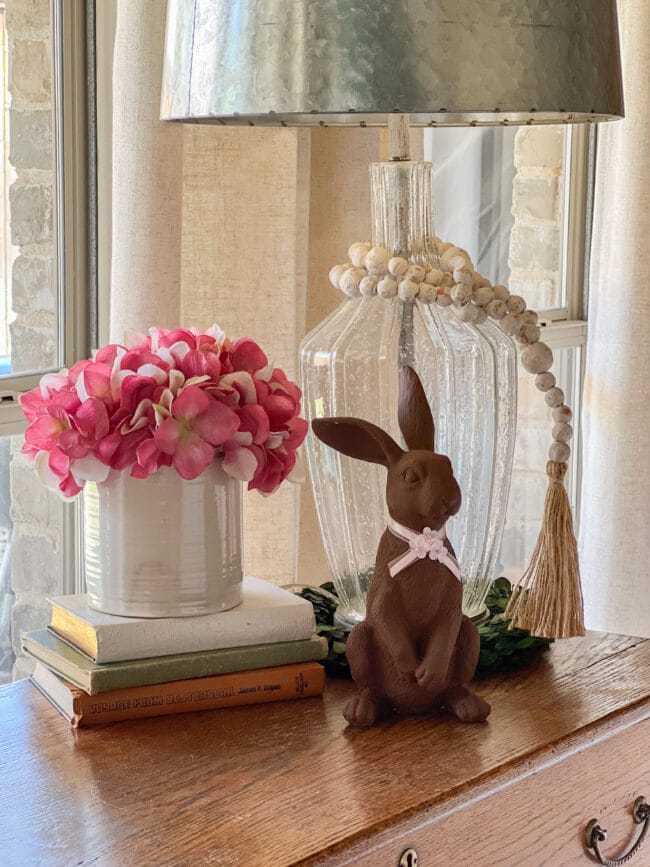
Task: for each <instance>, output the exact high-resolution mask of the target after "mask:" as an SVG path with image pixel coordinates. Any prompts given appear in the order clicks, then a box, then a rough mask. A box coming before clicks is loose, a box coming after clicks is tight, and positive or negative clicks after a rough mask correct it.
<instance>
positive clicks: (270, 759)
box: [0, 634, 650, 867]
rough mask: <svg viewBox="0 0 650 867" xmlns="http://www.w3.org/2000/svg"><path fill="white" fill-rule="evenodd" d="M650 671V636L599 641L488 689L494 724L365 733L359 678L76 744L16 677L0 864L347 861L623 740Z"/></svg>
mask: <svg viewBox="0 0 650 867" xmlns="http://www.w3.org/2000/svg"><path fill="white" fill-rule="evenodd" d="M649 672H650V641H642V640H640V639H630V638H623V637H620V636H602V635H596V634H592V635H589V636H587V637H586V638H581V639H571V640H569V641H564V642H558V643H556V644H555V645H553V646H552V648H551V649H550V650H549V651H548V652H547V653H546V654H544V655H543V656H542V657H540V658H539V659H538V660H537V661H536V662H535V663H534V664H533V665H532V666H530V667H529V668H528V669H526V670H525V671H524V672H522V673H519V674H515V675H510V676H503V677H499V678H495V679H492V680H489V681H485V682H484V683H481V684H479V687H478V691H479V692H480V693H481V694H482V695H484V696H485V697H486V698H487V699H488V700H489V701H490V703H491V704H492V708H493V711H492V715H491V716H490V718H489V720H488V722H487V723H485V724H482V725H474V726H464V725H462V724H460V723H458V722H456V721H454V720H451V719H448V718H444V717H440V718H437V719H423V718H411V719H403V720H391V721H387V722H385V723H382V724H380V725H378V726H376V727H375V728H373V729H370V730H351V729H348V728H347V727H346V724H345V721H344V720H343V718H342V716H341V710H342V706H343V704H344V702H345V700H346V698H347V697H348V696H349V695H350V693H351V692H352V689H353V687H352V685H351V684H349V683H347V682H337V681H331V682H330V683H329V685H328V689H327V692H326V696H325V698H324V699H306V700H303V701H300V702H293V703H291V702H288V703H277V704H272V705H267V706H260V707H248V708H232V709H229V710H223V711H210V712H207V711H206V712H200V713H192V714H183V715H179V716H174V717H161V718H157V719H150V720H137V721H130V722H124V723H117V724H113V725H106V726H103V727H101V728H97V729H88V730H85V731H83V730H82V731H76V732H75V731H74V730H72V729H71V728H70V727H69V726H68V724H67V723H66V722H65V720H63V719H62V718H61V717H60V716H59V715H58V714H57V712H56V711H55V710H54V709H53V708H51V707H50V705H49V704H48V703H47V702H46V700H45V699H44V698H43V697H42V696H41V695H40V694H39V693H38V692H37V691H36V690H35V689H34V688H33V687H32V686H31V685H30V684H29V683H27V682H24V681H21V682H19V683H17V684H13V685H11V686H7V687H4V688H1V689H0V781H1V785H0V864H2V865H3V867H13V865H20V867H24V865H31V864H40V865H72V864H93V865H114V864H115V865H136V864H138V865H147V867H149V865H186V864H187V865H190V864H192V865H197V864H226V865H232V864H237V865H239V864H241V865H267V864H268V865H274V867H275V865H277V867H280V865H288V864H298V863H310V862H313V861H315V860H322V859H323V858H332V859H335V860H338V859H339V858H340V857H342V856H343V854H344V853H345V852H346V851H352V849H354V847H358V846H363V845H364V842H365V841H369V840H370V839H371V838H375V837H376V836H377V835H381V834H390V833H391V829H392V828H395V829H397V828H398V827H399V826H400V823H403V822H404V821H408V820H409V818H413V817H414V818H416V819H417V817H418V816H419V815H424V814H426V812H427V811H431V810H433V809H441V808H442V807H444V805H445V804H446V803H452V801H454V799H455V800H456V801H457V800H458V799H459V798H461V799H462V797H464V796H466V797H467V798H468V800H470V799H471V797H472V792H473V791H477V790H478V789H479V788H480V787H483V788H485V787H486V786H487V787H489V786H490V782H491V780H495V781H496V780H497V779H498V778H499V776H500V775H503V774H504V773H506V772H508V771H512V772H514V771H516V770H517V769H520V768H523V767H531V766H534V764H535V763H536V762H538V763H539V762H540V761H541V757H542V756H544V755H548V752H549V750H550V751H554V752H556V753H558V754H559V753H561V752H562V751H563V750H564V749H568V748H569V745H570V744H574V743H575V741H576V738H577V739H578V740H581V741H583V742H584V743H588V742H590V740H591V739H593V738H594V737H595V735H596V733H597V732H598V731H600V730H601V729H602V727H603V726H610V725H611V726H612V728H613V729H615V728H616V727H617V725H618V720H620V719H621V718H622V717H624V716H625V715H629V714H630V713H634V712H638V710H639V708H642V707H643V706H644V703H647V701H648V697H649V695H650V674H649ZM612 773H614V769H610V771H609V774H610V775H611V774H612ZM606 794H607V791H606V790H605V792H604V794H603V801H602V802H603V803H605V800H606ZM548 797H549V799H552V797H553V794H552V792H550V793H549V795H548ZM585 818H586V819H588V818H591V817H585ZM377 863H380V864H381V863H386V862H384V861H379V862H377ZM388 863H390V862H388ZM431 863H435V862H431ZM438 863H444V862H438ZM457 863H459V864H465V863H467V862H464V861H463V860H462V859H461V860H459V861H458V862H457ZM504 863H506V862H504ZM540 863H543V862H540ZM585 863H588V862H585ZM526 867H529V865H526Z"/></svg>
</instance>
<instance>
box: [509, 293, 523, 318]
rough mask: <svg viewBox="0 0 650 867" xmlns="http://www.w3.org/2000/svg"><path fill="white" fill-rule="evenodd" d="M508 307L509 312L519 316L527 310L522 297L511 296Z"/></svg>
mask: <svg viewBox="0 0 650 867" xmlns="http://www.w3.org/2000/svg"><path fill="white" fill-rule="evenodd" d="M506 307H507V308H508V312H510V313H515V314H519V313H523V312H524V310H525V309H526V302H525V301H524V299H523V298H522V297H521V295H511V296H510V298H508V300H507V301H506Z"/></svg>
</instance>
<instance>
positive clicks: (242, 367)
mask: <svg viewBox="0 0 650 867" xmlns="http://www.w3.org/2000/svg"><path fill="white" fill-rule="evenodd" d="M125 344H126V345H124V346H122V345H120V344H116V343H110V344H108V345H107V346H104V347H102V348H101V349H100V350H98V351H97V352H96V353H95V355H94V357H93V358H92V359H89V360H87V361H79V362H77V364H75V365H73V366H72V367H71V368H70V369H69V370H67V369H64V370H62V371H60V373H49V374H46V375H45V376H43V378H42V379H41V381H40V385H39V386H38V387H37V388H35V389H33V390H32V391H29V392H27V393H26V394H24V395H22V396H21V398H20V404H21V406H22V409H23V412H24V413H25V416H26V417H27V421H28V422H29V426H28V428H27V431H26V433H25V444H24V446H23V451H24V452H26V453H27V454H28V455H30V457H31V458H32V460H33V462H34V465H35V468H36V471H37V473H38V476H39V478H40V479H41V481H42V482H44V483H45V484H46V485H47V486H48V487H50V488H52V489H54V490H56V491H57V492H58V493H59V494H60V495H61V496H63V497H65V498H71V497H74V496H76V495H77V494H78V493H79V492H80V491H81V490H82V488H83V487H84V485H85V483H86V482H87V481H93V482H98V483H101V482H103V481H105V480H106V479H107V477H108V474H109V473H110V471H111V470H117V471H124V470H128V471H129V472H130V474H131V475H132V476H134V477H136V478H138V479H146V478H147V477H148V476H150V475H151V474H152V473H155V472H156V471H157V470H158V469H159V468H160V467H170V466H171V467H173V468H174V469H175V470H176V472H177V473H178V474H179V475H180V476H181V477H182V478H184V479H194V478H196V477H197V476H199V475H201V473H202V472H203V471H204V470H205V469H206V468H207V466H208V465H209V464H210V462H211V461H212V460H214V459H215V458H217V459H219V460H220V461H221V463H222V466H223V469H224V470H225V472H226V473H228V474H229V475H231V476H233V477H234V478H236V479H240V480H241V481H243V482H248V488H249V490H258V491H260V492H261V493H263V494H271V493H273V491H275V490H276V489H277V488H278V486H279V485H280V484H281V483H282V482H283V481H284V480H285V479H286V478H287V476H288V475H289V474H290V472H291V471H292V470H293V468H294V466H295V464H296V450H297V448H298V447H299V446H300V444H301V443H302V441H303V440H304V438H305V435H306V433H307V422H306V421H305V420H304V419H302V418H300V416H299V413H300V398H301V393H300V389H299V388H298V386H297V385H296V384H295V383H294V382H291V381H289V380H288V379H287V377H286V376H285V374H284V373H283V371H282V370H280V369H279V368H276V367H273V365H272V364H269V361H268V359H267V357H266V355H265V354H264V352H263V351H262V350H261V349H260V347H259V346H258V345H257V343H255V342H254V341H253V340H250V339H249V338H243V339H241V340H237V341H235V342H234V343H233V342H231V341H230V340H229V339H228V338H227V337H226V335H225V334H224V332H223V331H222V330H221V329H220V328H219V327H218V326H217V325H213V326H212V328H209V329H208V330H207V331H205V332H202V331H198V330H197V329H195V328H190V329H177V330H174V331H168V330H167V329H164V328H151V329H150V330H149V334H148V335H145V334H141V333H139V332H131V333H129V335H128V337H127V339H126V341H125Z"/></svg>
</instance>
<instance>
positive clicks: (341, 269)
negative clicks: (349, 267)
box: [329, 265, 345, 289]
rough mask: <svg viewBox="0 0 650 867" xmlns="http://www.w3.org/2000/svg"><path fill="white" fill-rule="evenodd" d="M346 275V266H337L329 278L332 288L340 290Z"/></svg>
mask: <svg viewBox="0 0 650 867" xmlns="http://www.w3.org/2000/svg"><path fill="white" fill-rule="evenodd" d="M344 274H345V265H335V266H334V267H333V268H331V269H330V273H329V278H330V283H331V284H332V286H335V287H336V288H337V289H340V288H341V286H340V282H341V277H342V276H343V275H344Z"/></svg>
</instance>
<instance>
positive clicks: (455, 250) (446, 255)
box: [440, 244, 462, 271]
mask: <svg viewBox="0 0 650 867" xmlns="http://www.w3.org/2000/svg"><path fill="white" fill-rule="evenodd" d="M443 246H445V245H443ZM461 255H462V250H461V249H460V247H457V246H456V245H455V244H450V245H449V246H448V247H445V249H444V250H443V251H442V254H441V256H440V258H441V259H442V261H443V262H444V263H449V264H451V260H452V259H456V258H458V256H461ZM447 270H449V271H451V270H453V268H448V269H447Z"/></svg>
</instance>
